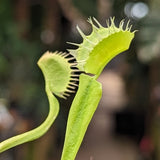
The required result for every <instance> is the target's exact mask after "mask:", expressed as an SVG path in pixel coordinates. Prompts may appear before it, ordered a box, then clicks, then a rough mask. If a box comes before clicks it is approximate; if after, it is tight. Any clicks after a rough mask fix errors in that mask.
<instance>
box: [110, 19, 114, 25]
mask: <svg viewBox="0 0 160 160" xmlns="http://www.w3.org/2000/svg"><path fill="white" fill-rule="evenodd" d="M114 20H115V17H110V21H111V25H113V26H115V23H114Z"/></svg>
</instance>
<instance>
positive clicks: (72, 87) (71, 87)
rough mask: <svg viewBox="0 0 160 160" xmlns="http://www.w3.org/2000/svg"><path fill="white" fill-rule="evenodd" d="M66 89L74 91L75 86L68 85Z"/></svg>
mask: <svg viewBox="0 0 160 160" xmlns="http://www.w3.org/2000/svg"><path fill="white" fill-rule="evenodd" d="M67 88H68V89H75V86H70V85H68V87H67Z"/></svg>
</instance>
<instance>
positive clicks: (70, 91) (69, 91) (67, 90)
mask: <svg viewBox="0 0 160 160" xmlns="http://www.w3.org/2000/svg"><path fill="white" fill-rule="evenodd" d="M65 92H68V93H75V91H72V90H70V89H66V91H65Z"/></svg>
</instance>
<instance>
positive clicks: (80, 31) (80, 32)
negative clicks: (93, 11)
mask: <svg viewBox="0 0 160 160" xmlns="http://www.w3.org/2000/svg"><path fill="white" fill-rule="evenodd" d="M77 30H78V32H79V34H80V35H81V36H82V38H86V35H85V34H84V33H83V32H82V30H81V29H80V28H79V26H78V25H77Z"/></svg>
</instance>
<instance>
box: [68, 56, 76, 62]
mask: <svg viewBox="0 0 160 160" xmlns="http://www.w3.org/2000/svg"><path fill="white" fill-rule="evenodd" d="M67 60H68V61H71V60H75V58H74V57H70V58H67Z"/></svg>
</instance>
